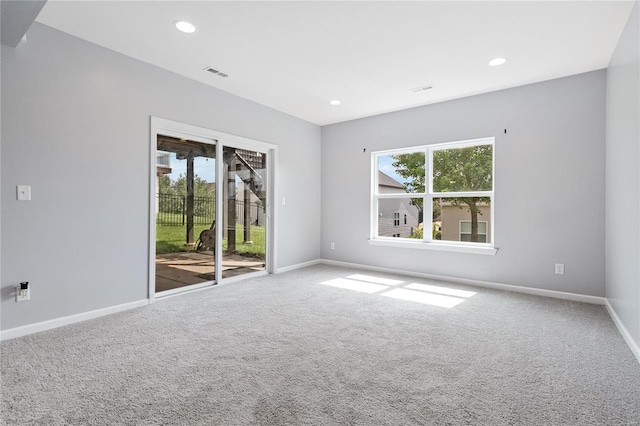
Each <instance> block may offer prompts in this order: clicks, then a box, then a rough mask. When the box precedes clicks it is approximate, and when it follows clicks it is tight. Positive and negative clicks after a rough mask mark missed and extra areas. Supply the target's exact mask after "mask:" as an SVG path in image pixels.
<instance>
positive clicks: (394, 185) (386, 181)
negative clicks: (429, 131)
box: [378, 150, 425, 194]
mask: <svg viewBox="0 0 640 426" xmlns="http://www.w3.org/2000/svg"><path fill="white" fill-rule="evenodd" d="M424 165H425V151H424V150H422V151H416V152H410V153H406V154H393V155H381V156H379V157H378V194H405V193H407V192H409V193H412V194H415V193H424V180H425V172H424Z"/></svg>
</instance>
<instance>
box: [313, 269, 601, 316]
mask: <svg viewBox="0 0 640 426" xmlns="http://www.w3.org/2000/svg"><path fill="white" fill-rule="evenodd" d="M320 263H322V264H325V265H333V266H343V267H347V268H354V269H364V270H370V271H378V272H387V273H391V274H397V275H405V276H410V277H419V278H428V279H432V280H439V281H449V282H452V283H456V284H465V285H470V286H474V287H483V288H491V289H494V290H502V291H511V292H514V293H524V294H531V295H534V296H542V297H551V298H554V299H563V300H571V301H574V302H583V303H591V304H594V305H604V304H605V298H604V297H597V296H587V295H584V294H576V293H566V292H564V291H555V290H544V289H540V288H533V287H521V286H517V285H510V284H500V283H493V282H489V281H479V280H471V279H467V278H456V277H449V276H444V275H433V274H425V273H420V272H412V271H402V270H399V269H391V268H381V267H379V266H368V265H360V264H357V263H348V262H340V261H337V260H328V259H322V260H321V261H320Z"/></svg>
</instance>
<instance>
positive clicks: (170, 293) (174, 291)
mask: <svg viewBox="0 0 640 426" xmlns="http://www.w3.org/2000/svg"><path fill="white" fill-rule="evenodd" d="M214 285H215V281H205V282H203V283H198V284H189V285H186V286H182V287H176V288H172V289H169V290H164V291H158V292H156V297H155V298H156V299H164V298H165V297H169V296H173V295H175V294H179V293H184V292H186V291H191V290H198V289H201V288H205V287H213V286H214Z"/></svg>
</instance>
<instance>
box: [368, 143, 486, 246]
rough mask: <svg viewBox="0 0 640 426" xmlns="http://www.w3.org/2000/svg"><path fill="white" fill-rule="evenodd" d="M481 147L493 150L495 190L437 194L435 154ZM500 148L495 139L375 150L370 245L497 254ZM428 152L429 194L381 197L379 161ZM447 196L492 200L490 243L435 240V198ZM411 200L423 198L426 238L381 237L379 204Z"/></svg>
mask: <svg viewBox="0 0 640 426" xmlns="http://www.w3.org/2000/svg"><path fill="white" fill-rule="evenodd" d="M478 145H491V146H492V147H493V149H492V155H493V158H492V188H491V191H469V192H444V193H443V192H439V193H435V192H434V191H433V174H432V172H431V168H432V164H433V151H436V150H441V149H456V148H467V147H471V146H478ZM495 148H496V145H495V138H494V137H486V138H479V139H470V140H464V141H456V142H447V143H439V144H432V145H420V146H414V147H410V148H401V149H389V150H383V151H374V152H372V153H371V208H370V210H371V217H370V227H369V229H370V235H369V244H371V245H379V246H391V247H402V248H415V249H427V250H439V251H453V252H462V253H477V254H488V255H495V254H496V252H497V251H498V249H497V248H496V247H495V239H494V228H495V227H494V217H495V215H494V208H495V181H496V174H495V156H496V154H495V153H496V149H495ZM419 151H424V153H425V192H424V193H399V194H380V193H379V192H378V188H379V186H378V171H379V166H378V165H379V158H380V157H383V156H388V155H392V154H409V153H414V152H419ZM447 197H488V198H489V199H490V209H491V217H490V221H488V222H489V223H487V226H488V227H489V230H488V231H489V232H488V233H487V237H488V238H490V241H491V242H489V243H477V242H465V241H442V240H435V239H433V235H432V232H431V227H432V221H431V220H427V218H432V217H433V200H434V198H447ZM407 198H409V199H411V198H422V200H423V209H424V213H423V238H422V239H415V238H397V237H384V236H379V235H378V201H379V200H383V199H407Z"/></svg>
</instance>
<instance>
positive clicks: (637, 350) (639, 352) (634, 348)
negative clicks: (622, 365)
mask: <svg viewBox="0 0 640 426" xmlns="http://www.w3.org/2000/svg"><path fill="white" fill-rule="evenodd" d="M604 305H605V306H606V307H607V311H608V312H609V315H610V316H611V319H612V320H613V323H614V324H615V325H616V327H618V331H619V332H620V334H621V335H622V338H623V339H624V341H625V342H627V346H629V349H631V352H632V353H633V355H634V356H635V357H636V359H637V360H638V363H640V346H638V343H637V342H635V341H634V340H633V337H631V334H630V333H629V331H628V330H627V328H626V327H625V326H624V324H623V323H622V321H620V317H618V314H617V313H616V311H615V309H613V306H611V303H610V302H609V299H606V298H605V299H604Z"/></svg>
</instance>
